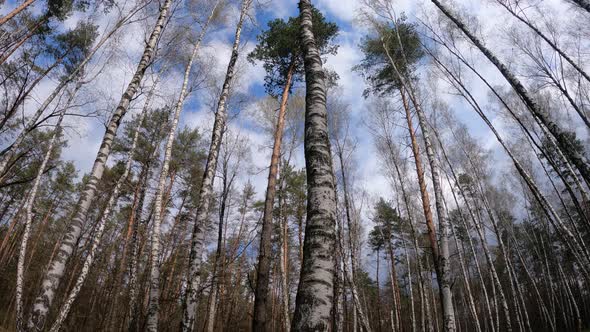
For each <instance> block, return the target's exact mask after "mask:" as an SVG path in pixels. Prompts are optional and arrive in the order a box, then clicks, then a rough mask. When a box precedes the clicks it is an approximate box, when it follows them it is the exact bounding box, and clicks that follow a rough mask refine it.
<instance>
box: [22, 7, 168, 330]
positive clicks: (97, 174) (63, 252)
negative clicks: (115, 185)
mask: <svg viewBox="0 0 590 332" xmlns="http://www.w3.org/2000/svg"><path fill="white" fill-rule="evenodd" d="M171 4H172V0H166V1H165V2H164V3H163V5H162V7H161V9H160V14H159V17H158V20H157V22H156V24H155V26H154V29H153V30H152V33H151V35H150V38H149V40H148V42H147V44H146V46H145V49H144V52H143V55H142V57H141V60H140V62H139V64H138V65H137V68H136V70H135V74H134V75H133V78H132V80H131V82H129V85H128V86H127V89H126V90H125V92H124V93H123V95H122V97H121V100H120V101H119V105H118V106H117V109H116V110H115V112H114V113H113V115H112V116H111V119H110V121H109V124H108V127H107V130H106V132H105V135H104V137H103V140H102V144H101V146H100V149H99V150H98V153H97V156H96V160H95V161H94V165H93V167H92V171H91V173H90V176H89V179H88V182H87V183H86V185H85V187H84V191H83V192H82V194H81V196H80V200H79V201H78V204H77V206H76V214H75V216H74V218H73V219H72V221H71V223H70V224H69V226H68V228H67V230H66V233H65V235H64V238H63V241H62V242H61V245H60V248H59V251H58V253H57V255H56V256H55V258H54V259H53V260H52V261H51V262H50V264H49V269H48V271H47V273H46V275H45V277H44V278H43V282H42V286H41V294H40V295H39V296H38V297H37V298H36V300H35V303H34V305H33V312H32V314H31V318H30V319H29V323H28V326H29V329H31V330H33V329H34V330H43V328H44V325H45V319H46V318H47V314H48V312H49V308H50V306H51V304H52V303H53V300H54V297H55V292H56V291H57V288H58V287H59V284H60V282H61V279H62V277H63V275H64V273H65V269H66V264H67V262H68V260H69V258H70V256H71V255H72V253H73V251H74V247H75V246H76V244H77V242H78V240H79V239H80V236H81V234H82V229H83V228H84V224H85V220H86V215H87V213H88V209H89V208H90V204H91V203H92V201H93V200H94V196H95V194H96V186H97V184H98V182H99V181H100V180H101V179H102V175H103V172H104V168H105V165H106V162H107V159H108V157H109V155H110V152H111V147H112V144H113V140H114V139H115V136H116V133H117V129H118V128H119V124H120V122H121V120H122V118H123V117H124V116H125V113H127V109H128V108H129V103H130V102H131V99H132V98H133V97H134V96H135V93H136V92H137V90H138V88H139V84H140V83H141V80H142V79H143V76H144V74H145V71H146V69H147V67H148V66H149V64H150V63H151V61H152V59H153V57H154V54H155V50H156V44H157V41H158V39H159V36H160V34H161V32H162V30H163V28H164V23H165V22H166V19H167V17H168V12H169V10H170V5H171Z"/></svg>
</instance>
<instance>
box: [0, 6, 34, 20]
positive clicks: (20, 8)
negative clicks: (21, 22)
mask: <svg viewBox="0 0 590 332" xmlns="http://www.w3.org/2000/svg"><path fill="white" fill-rule="evenodd" d="M35 1H36V0H26V1H25V2H23V3H21V4H20V5H19V6H18V7H16V8H14V9H13V10H12V11H11V12H10V13H8V14H7V15H6V16H4V17H2V18H0V26H2V25H4V23H6V22H8V21H9V20H10V19H11V18H13V17H14V16H16V15H18V14H19V13H20V12H22V11H23V10H25V9H27V7H29V6H30V5H31V4H32V3H33V2H35Z"/></svg>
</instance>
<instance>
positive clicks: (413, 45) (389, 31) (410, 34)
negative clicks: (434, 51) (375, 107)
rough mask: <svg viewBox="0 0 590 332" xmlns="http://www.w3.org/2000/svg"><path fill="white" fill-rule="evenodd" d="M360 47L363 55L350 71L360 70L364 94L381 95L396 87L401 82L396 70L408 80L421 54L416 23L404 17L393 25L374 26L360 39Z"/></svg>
mask: <svg viewBox="0 0 590 332" xmlns="http://www.w3.org/2000/svg"><path fill="white" fill-rule="evenodd" d="M398 37H399V38H398ZM384 44H385V47H384ZM360 48H361V50H362V51H363V53H364V55H365V58H364V59H363V60H362V61H361V63H359V64H358V65H356V66H355V67H354V70H355V71H358V72H359V73H361V74H362V75H363V77H364V78H365V79H366V80H367V81H368V83H369V84H370V88H368V89H366V90H365V92H364V96H365V97H367V96H368V95H369V94H370V93H374V94H378V95H385V94H391V93H394V92H395V91H397V90H399V89H400V87H401V81H400V79H399V77H398V74H397V72H396V69H397V71H399V73H400V74H401V75H402V77H404V78H407V79H412V75H413V72H414V71H415V65H416V63H417V62H418V61H420V59H421V58H422V57H423V56H424V51H423V50H422V47H421V43H420V36H419V35H418V32H417V30H416V25H415V24H413V23H409V22H407V21H406V18H405V16H402V17H401V18H400V19H399V20H398V21H397V22H396V24H395V25H394V26H389V25H381V26H380V27H378V28H377V31H375V33H374V34H373V35H368V36H366V37H364V38H363V40H362V42H361V45H360ZM386 50H387V51H386ZM388 54H389V55H388ZM389 56H390V57H391V58H392V59H393V63H394V64H395V67H394V66H393V65H392V64H391V61H390V59H389Z"/></svg>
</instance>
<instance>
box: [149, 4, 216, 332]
mask: <svg viewBox="0 0 590 332" xmlns="http://www.w3.org/2000/svg"><path fill="white" fill-rule="evenodd" d="M218 4H219V1H217V2H216V4H215V6H214V7H213V10H212V13H211V15H209V18H208V19H207V23H206V24H205V26H204V27H203V29H202V30H201V34H200V35H199V38H198V39H197V41H196V42H195V45H194V47H193V51H192V53H191V56H190V58H189V60H188V63H187V65H186V68H185V71H184V79H183V81H182V88H181V89H180V94H179V95H178V101H177V102H176V106H175V107H174V118H173V119H172V124H171V126H170V132H169V133H168V139H167V141H166V146H165V147H164V161H163V163H162V169H161V170H160V178H159V181H158V188H157V190H156V197H155V198H154V223H153V228H152V237H151V252H150V258H151V260H150V265H151V268H150V293H149V304H148V313H147V326H146V329H147V331H151V332H156V331H157V330H158V317H159V312H160V310H159V309H160V262H159V261H160V226H161V224H162V219H163V217H164V213H163V210H165V209H166V207H165V206H164V203H165V201H164V199H163V198H164V193H165V187H166V179H167V178H168V173H169V169H170V160H171V159H172V146H173V145H174V138H175V137H176V128H177V127H178V121H179V120H180V113H181V112H182V109H183V107H184V101H185V100H186V97H187V95H188V84H189V78H190V73H191V69H192V67H193V62H194V61H195V58H196V57H197V52H198V50H199V47H200V46H201V41H202V40H203V37H204V36H205V33H206V32H207V28H208V26H209V23H210V22H211V19H212V18H213V15H214V13H215V10H216V8H217V5H218Z"/></svg>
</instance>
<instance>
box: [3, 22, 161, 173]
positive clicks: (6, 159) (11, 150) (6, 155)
mask: <svg viewBox="0 0 590 332" xmlns="http://www.w3.org/2000/svg"><path fill="white" fill-rule="evenodd" d="M136 12H137V11H132V12H131V13H129V14H128V15H127V16H125V17H124V18H122V19H121V20H119V21H118V22H117V24H116V25H115V26H114V27H113V29H112V30H111V31H109V32H108V33H107V34H106V35H105V36H104V37H103V38H102V39H101V40H100V41H99V42H98V44H96V46H95V47H94V48H93V49H92V50H91V51H90V52H89V53H88V54H87V55H86V57H85V58H84V60H82V62H80V64H79V65H78V66H77V67H76V69H74V70H73V71H72V72H71V73H70V75H68V76H67V77H66V78H64V79H63V80H61V82H60V83H59V84H58V85H57V87H56V88H55V89H54V90H53V92H52V93H51V94H50V95H49V96H48V97H47V98H46V99H45V101H43V104H41V106H39V108H38V109H37V111H36V112H35V113H34V114H33V115H32V116H31V117H30V118H29V121H28V122H27V123H26V124H25V125H24V127H23V130H22V131H21V132H20V133H19V134H18V135H17V137H16V139H15V140H14V142H13V143H12V144H10V145H9V146H8V147H7V148H6V149H4V150H3V151H2V157H1V159H0V184H2V182H3V180H4V177H5V175H6V173H7V171H8V165H9V163H10V160H11V159H12V158H13V157H14V154H15V153H16V150H17V149H18V148H19V147H20V145H21V144H22V143H23V141H24V139H25V137H26V135H27V134H28V133H29V132H30V131H31V130H33V129H34V128H35V127H36V126H37V125H38V123H37V120H39V118H40V117H41V115H42V114H43V112H45V110H46V109H47V108H48V107H49V105H50V104H51V103H52V102H53V100H54V99H55V98H56V97H57V96H58V95H59V94H60V92H61V91H62V90H63V89H64V88H65V87H66V86H67V85H68V84H69V83H70V82H71V81H73V80H74V79H76V78H77V77H78V76H79V75H80V74H81V73H82V72H83V69H84V68H85V66H86V65H87V64H88V62H89V61H90V60H91V59H92V57H93V56H94V54H96V52H97V51H98V50H99V49H100V48H101V47H102V46H103V45H104V44H105V43H106V42H107V41H108V40H109V39H110V38H111V37H112V36H113V35H114V34H115V32H117V31H118V30H119V28H121V27H122V26H123V25H125V24H126V23H127V22H128V20H129V19H130V18H131V17H132V16H133V15H134V14H135V13H136ZM166 12H167V11H166ZM162 24H163V22H162ZM160 29H161V28H160ZM157 35H159V32H158V34H157ZM156 40H157V36H156V38H155V40H154V46H155V41H156ZM152 48H153V47H152ZM146 50H147V48H146ZM150 50H151V48H150ZM150 52H151V51H150ZM144 56H145V53H144ZM142 59H143V58H142ZM150 59H151V57H150ZM148 60H149V59H148ZM142 63H143V61H142ZM148 63H149V61H147V62H146V63H145V64H144V66H147V64H148ZM140 65H141V63H140ZM138 70H139V68H138ZM144 71H145V69H144ZM142 77H143V72H142ZM133 82H134V81H132V83H133ZM137 84H139V82H138V83H137ZM130 85H131V84H130ZM135 90H137V87H135V88H134V89H133V91H130V90H128V91H127V92H133V94H135ZM123 96H124V97H125V96H127V94H124V95H123ZM126 98H127V97H126ZM131 98H133V96H129V97H128V99H131ZM127 104H128V102H127ZM120 106H121V105H120ZM118 109H119V108H117V110H118ZM125 110H126V107H125ZM116 118H117V117H116V116H113V119H116ZM117 123H118V122H117ZM109 150H110V145H109Z"/></svg>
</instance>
